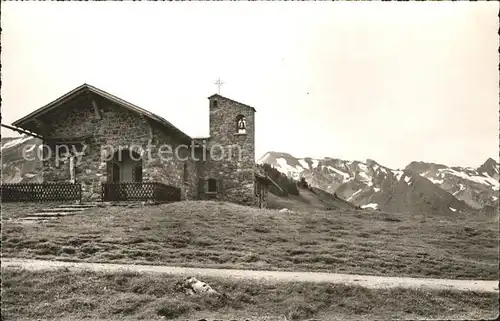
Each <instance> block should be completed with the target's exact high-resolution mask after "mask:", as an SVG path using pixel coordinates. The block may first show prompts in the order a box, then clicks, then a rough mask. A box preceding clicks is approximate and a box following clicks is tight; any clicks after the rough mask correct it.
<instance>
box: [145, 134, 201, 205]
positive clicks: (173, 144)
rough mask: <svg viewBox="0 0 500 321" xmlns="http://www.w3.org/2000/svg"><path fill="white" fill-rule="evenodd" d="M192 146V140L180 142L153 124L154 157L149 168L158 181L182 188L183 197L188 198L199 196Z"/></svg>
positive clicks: (152, 153)
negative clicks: (185, 171)
mask: <svg viewBox="0 0 500 321" xmlns="http://www.w3.org/2000/svg"><path fill="white" fill-rule="evenodd" d="M190 148H191V147H190V142H189V143H188V142H180V141H179V140H176V139H174V138H173V135H169V134H168V133H166V132H165V130H160V128H158V127H157V126H153V141H152V144H151V155H152V156H153V157H152V159H151V160H149V161H148V162H149V163H148V168H150V170H151V173H152V175H153V176H154V177H156V179H157V180H158V181H160V182H163V183H165V184H168V185H173V186H177V187H179V188H181V191H182V192H181V196H182V199H186V200H187V199H196V198H197V184H198V175H197V171H196V162H195V161H194V160H193V158H192V154H191V150H190ZM184 164H187V173H188V175H187V181H184Z"/></svg>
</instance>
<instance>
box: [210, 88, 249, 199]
mask: <svg viewBox="0 0 500 321" xmlns="http://www.w3.org/2000/svg"><path fill="white" fill-rule="evenodd" d="M208 99H209V109H210V140H209V144H208V148H209V153H208V156H207V162H206V165H205V175H206V176H210V177H211V178H215V179H216V180H218V181H219V182H220V187H221V190H220V194H221V195H220V197H218V198H219V199H225V200H228V201H231V202H236V203H243V204H249V205H250V204H251V203H252V202H253V197H254V195H253V194H254V190H253V189H254V166H255V112H256V111H255V108H253V107H251V106H248V105H246V104H243V103H240V102H237V101H235V100H232V99H229V98H226V97H224V96H221V95H219V94H214V95H212V96H210V97H208Z"/></svg>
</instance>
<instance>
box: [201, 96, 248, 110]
mask: <svg viewBox="0 0 500 321" xmlns="http://www.w3.org/2000/svg"><path fill="white" fill-rule="evenodd" d="M213 97H218V98H222V99H225V100H229V101H231V102H233V103H236V104H240V105H242V106H244V107H247V108H251V109H252V110H253V111H254V112H257V111H256V110H255V108H253V107H252V106H249V105H247V104H244V103H240V102H239V101H236V100H233V99H230V98H227V97H224V96H221V95H219V94H213V95H212V96H210V97H208V99H212V98H213Z"/></svg>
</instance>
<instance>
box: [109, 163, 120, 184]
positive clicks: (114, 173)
mask: <svg viewBox="0 0 500 321" xmlns="http://www.w3.org/2000/svg"><path fill="white" fill-rule="evenodd" d="M111 183H114V184H118V183H120V165H118V164H117V163H113V165H112V167H111Z"/></svg>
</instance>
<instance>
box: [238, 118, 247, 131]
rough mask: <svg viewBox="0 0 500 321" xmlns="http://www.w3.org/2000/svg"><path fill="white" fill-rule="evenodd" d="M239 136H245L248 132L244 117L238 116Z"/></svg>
mask: <svg viewBox="0 0 500 321" xmlns="http://www.w3.org/2000/svg"><path fill="white" fill-rule="evenodd" d="M237 123H238V127H237V129H238V134H245V133H246V132H247V122H246V120H245V117H244V116H241V115H240V116H238V121H237Z"/></svg>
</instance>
